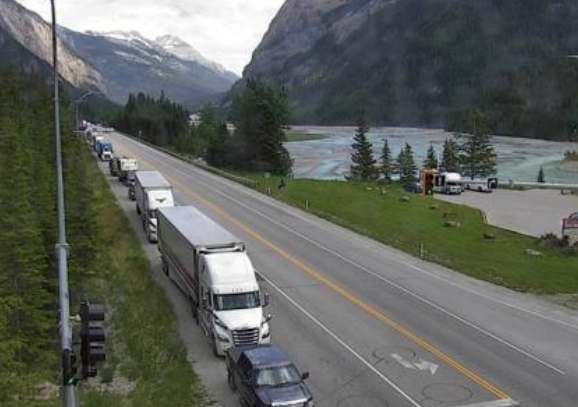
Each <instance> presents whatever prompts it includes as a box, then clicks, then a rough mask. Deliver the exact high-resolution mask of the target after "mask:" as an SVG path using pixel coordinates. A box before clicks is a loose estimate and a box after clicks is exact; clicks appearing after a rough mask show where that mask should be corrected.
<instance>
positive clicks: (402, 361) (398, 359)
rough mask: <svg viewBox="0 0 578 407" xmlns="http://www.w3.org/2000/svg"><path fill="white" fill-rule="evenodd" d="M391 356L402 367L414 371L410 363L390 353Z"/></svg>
mask: <svg viewBox="0 0 578 407" xmlns="http://www.w3.org/2000/svg"><path fill="white" fill-rule="evenodd" d="M391 356H392V357H393V358H394V359H395V360H396V361H397V363H399V364H400V365H402V366H403V367H405V368H407V369H415V366H414V365H413V364H412V363H411V362H408V361H407V360H405V359H404V358H402V357H401V356H399V355H398V354H397V353H392V354H391Z"/></svg>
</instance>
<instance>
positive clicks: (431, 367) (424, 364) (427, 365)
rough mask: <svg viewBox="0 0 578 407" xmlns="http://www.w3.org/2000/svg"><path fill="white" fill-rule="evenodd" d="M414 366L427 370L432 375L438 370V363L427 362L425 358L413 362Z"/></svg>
mask: <svg viewBox="0 0 578 407" xmlns="http://www.w3.org/2000/svg"><path fill="white" fill-rule="evenodd" d="M414 366H415V367H417V368H418V369H419V370H429V371H430V373H431V374H432V376H433V375H434V374H436V372H437V370H438V367H439V366H438V365H436V364H435V363H432V362H428V361H427V360H423V359H420V361H419V363H414Z"/></svg>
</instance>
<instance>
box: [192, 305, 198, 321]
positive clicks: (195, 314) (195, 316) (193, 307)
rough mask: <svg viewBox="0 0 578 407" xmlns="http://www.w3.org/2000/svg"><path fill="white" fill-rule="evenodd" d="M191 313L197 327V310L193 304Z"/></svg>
mask: <svg viewBox="0 0 578 407" xmlns="http://www.w3.org/2000/svg"><path fill="white" fill-rule="evenodd" d="M191 313H192V314H193V319H194V320H195V322H196V323H197V325H199V310H198V309H197V307H196V306H195V304H193V305H191Z"/></svg>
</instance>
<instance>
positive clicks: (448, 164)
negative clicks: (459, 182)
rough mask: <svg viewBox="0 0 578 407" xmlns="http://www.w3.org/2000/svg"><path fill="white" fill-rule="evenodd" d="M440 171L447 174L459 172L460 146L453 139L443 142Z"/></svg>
mask: <svg viewBox="0 0 578 407" xmlns="http://www.w3.org/2000/svg"><path fill="white" fill-rule="evenodd" d="M440 169H441V170H442V171H447V172H461V166H460V146H459V144H458V143H457V141H456V140H455V139H454V138H453V137H452V138H450V139H447V140H445V141H444V150H443V152H442V162H441V163H440Z"/></svg>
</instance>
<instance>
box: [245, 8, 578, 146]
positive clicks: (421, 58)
mask: <svg viewBox="0 0 578 407" xmlns="http://www.w3.org/2000/svg"><path fill="white" fill-rule="evenodd" d="M577 19H578V3H576V2H575V1H572V0H560V1H557V2H544V1H540V0H509V1H508V2H503V1H499V0H476V1H471V0H388V1H383V0H319V1H317V2H315V3H314V4H313V3H312V2H310V1H307V0H291V1H286V2H285V3H284V5H283V6H282V7H281V9H280V10H279V12H278V14H277V15H276V16H275V18H274V19H273V21H272V22H271V25H270V26H269V29H268V31H267V33H266V34H265V36H264V38H263V40H262V41H261V43H260V44H259V46H258V47H257V48H256V50H255V52H254V53H253V57H252V59H251V62H250V63H249V65H247V67H245V70H244V71H243V79H242V80H241V81H240V83H238V84H237V85H236V86H235V89H238V88H239V87H240V86H242V84H243V82H244V81H246V80H247V79H248V78H251V77H254V76H258V75H263V76H267V77H269V78H270V79H271V80H272V81H273V82H275V83H277V84H278V85H282V86H285V87H287V88H288V90H289V95H290V102H291V105H292V106H293V108H294V112H295V121H296V122H298V123H317V124H351V123H353V122H354V121H355V116H356V114H357V110H358V109H359V107H361V106H363V107H365V109H366V111H367V113H368V116H369V119H370V120H371V121H372V122H373V123H376V124H384V125H409V126H422V127H443V126H444V124H445V121H446V117H447V116H448V115H449V116H451V115H453V114H454V113H455V112H456V111H460V110H463V109H468V108H479V109H481V110H482V111H483V113H484V115H485V116H486V117H487V119H488V121H489V122H490V124H491V127H492V130H493V131H495V132H496V133H499V134H510V135H520V136H540V137H562V136H563V134H567V133H568V131H569V128H570V127H572V126H575V125H576V124H577V123H578V114H577V113H574V112H578V109H576V107H578V106H576V105H577V102H574V100H575V99H576V97H578V85H577V84H578V69H577V68H578V67H577V66H576V65H578V64H575V65H571V64H569V63H568V61H567V58H566V55H568V54H572V53H574V54H575V53H576V51H578V26H577V25H576V24H575V23H574V21H576V20H577ZM234 91H235V90H234Z"/></svg>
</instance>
